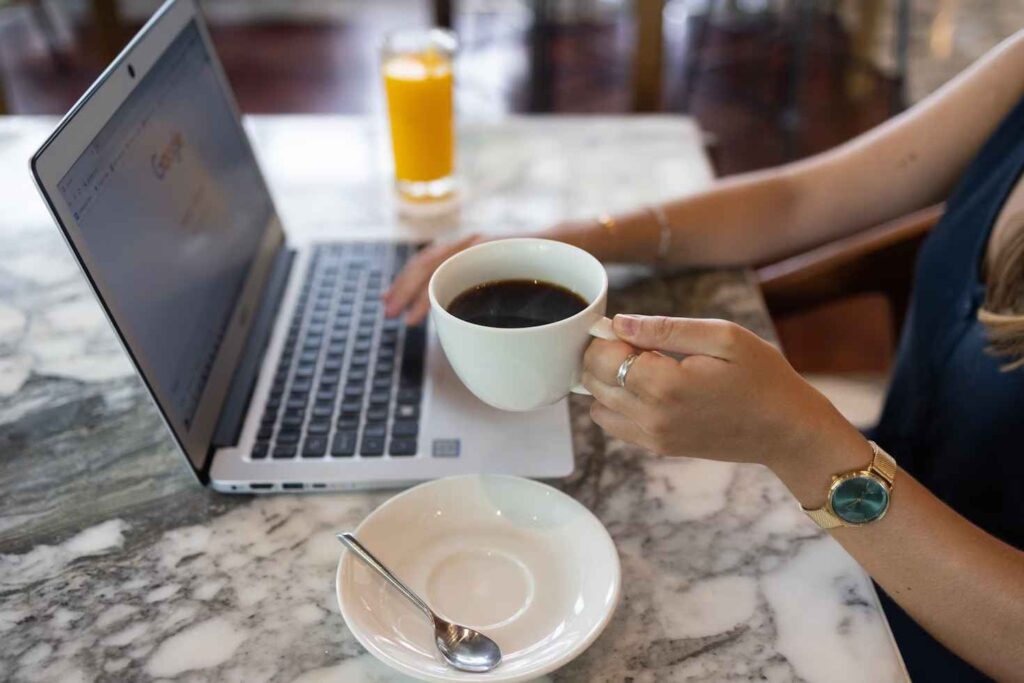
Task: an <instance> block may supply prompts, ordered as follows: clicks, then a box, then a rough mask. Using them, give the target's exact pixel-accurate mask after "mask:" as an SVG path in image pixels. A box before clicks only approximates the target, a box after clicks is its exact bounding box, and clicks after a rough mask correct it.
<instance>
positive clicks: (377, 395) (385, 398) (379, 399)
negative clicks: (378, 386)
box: [370, 391, 391, 406]
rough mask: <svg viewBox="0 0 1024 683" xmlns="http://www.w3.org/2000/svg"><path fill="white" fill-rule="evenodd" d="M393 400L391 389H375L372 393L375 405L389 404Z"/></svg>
mask: <svg viewBox="0 0 1024 683" xmlns="http://www.w3.org/2000/svg"><path fill="white" fill-rule="evenodd" d="M390 402H391V392H390V391H375V392H373V393H372V394H370V403H371V404H375V405H385V406H386V405H387V404H388V403H390Z"/></svg>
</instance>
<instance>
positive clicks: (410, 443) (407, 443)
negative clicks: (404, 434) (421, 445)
mask: <svg viewBox="0 0 1024 683" xmlns="http://www.w3.org/2000/svg"><path fill="white" fill-rule="evenodd" d="M388 452H389V453H391V455H416V439H392V440H391V447H390V448H389V449H388Z"/></svg>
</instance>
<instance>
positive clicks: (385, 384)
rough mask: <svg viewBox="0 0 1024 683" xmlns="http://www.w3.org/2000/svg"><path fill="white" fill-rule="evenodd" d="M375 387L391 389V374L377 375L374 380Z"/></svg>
mask: <svg viewBox="0 0 1024 683" xmlns="http://www.w3.org/2000/svg"><path fill="white" fill-rule="evenodd" d="M373 388H374V389H390V388H391V375H386V376H384V377H380V376H378V377H375V378H374V380H373Z"/></svg>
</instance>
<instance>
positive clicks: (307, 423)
mask: <svg viewBox="0 0 1024 683" xmlns="http://www.w3.org/2000/svg"><path fill="white" fill-rule="evenodd" d="M31 168H32V174H33V176H34V179H35V182H36V184H37V186H38V187H39V190H40V192H41V193H42V196H43V198H44V200H45V201H46V203H47V205H48V206H49V209H50V211H51V213H52V215H53V217H54V219H55V220H56V222H57V224H58V225H59V227H60V229H61V232H62V233H63V234H64V237H65V238H66V240H67V244H68V246H69V247H70V249H71V251H72V252H73V253H74V255H75V258H76V259H77V260H78V263H79V265H80V266H81V268H82V270H83V272H84V273H85V275H86V277H87V278H88V280H89V283H90V284H91V286H92V288H93V291H94V293H95V294H96V297H97V298H98V299H99V301H100V303H101V305H102V306H103V309H104V311H105V312H106V314H107V316H108V318H109V320H110V322H111V324H112V325H113V327H114V329H115V331H116V332H117V335H118V337H119V338H120V339H121V341H122V343H123V344H124V347H125V349H126V351H127V353H128V354H129V356H130V357H131V359H132V362H133V363H134V364H135V368H136V369H137V371H138V373H139V375H140V376H141V377H142V379H143V381H144V382H145V385H146V387H147V388H148V390H149V393H150V395H151V396H152V397H153V400H154V401H155V403H156V405H157V407H158V409H159V411H160V413H161V415H162V416H163V418H164V421H165V422H166V424H167V426H168V428H169V429H170V431H171V433H172V434H173V436H174V438H175V440H176V442H177V444H178V446H179V447H180V449H181V451H182V453H183V454H184V456H185V459H186V461H187V462H188V464H189V466H190V467H191V469H192V470H193V472H194V473H195V474H196V476H197V477H198V478H199V480H200V482H202V483H203V484H204V485H208V486H210V487H212V488H214V489H216V490H218V491H223V492H229V493H263V492H279V491H316V490H339V489H352V488H381V487H394V486H405V485H408V484H411V483H414V482H417V481H423V480H427V479H433V478H437V477H442V476H447V475H455V474H464V473H473V472H497V473H509V474H518V475H521V476H529V477H536V478H557V477H563V476H567V475H568V474H570V473H571V472H572V469H573V455H572V444H571V435H570V430H569V419H568V410H567V407H566V403H565V401H562V402H560V403H558V404H556V405H554V406H549V407H547V408H544V409H541V410H538V411H534V412H530V413H508V412H502V411H498V410H496V409H493V408H491V407H489V406H487V405H485V404H484V403H482V402H481V401H479V400H478V399H477V398H476V397H474V396H473V395H472V394H470V393H469V391H468V390H467V389H466V388H465V387H464V386H462V384H461V382H460V381H459V380H458V378H457V377H456V376H455V374H454V373H453V372H452V370H451V368H450V366H449V365H448V363H447V361H446V360H445V358H444V355H443V353H442V352H441V349H440V345H439V344H438V343H437V340H436V338H435V337H434V335H433V333H432V331H431V328H430V326H429V324H425V325H416V326H409V325H406V324H405V323H404V322H403V321H402V320H401V319H390V318H387V317H385V316H384V312H383V306H382V304H381V302H380V296H381V294H382V292H384V291H386V289H387V287H388V285H389V283H390V282H391V280H392V278H393V277H394V276H395V274H396V273H397V272H398V271H399V270H400V269H401V268H402V266H403V264H404V263H405V262H406V261H407V260H408V259H409V258H410V257H411V256H412V255H413V254H414V253H415V251H416V249H417V248H418V245H416V244H412V243H408V242H403V241H400V240H399V239H398V238H397V235H395V234H394V233H393V232H389V231H391V230H393V229H392V228H390V227H388V226H380V228H379V229H378V230H376V231H373V232H372V233H371V234H370V237H371V238H372V239H364V240H361V241H339V242H331V243H313V244H308V245H301V246H299V247H295V246H293V245H291V244H289V241H288V239H287V237H286V233H285V231H284V228H283V226H282V224H281V221H280V219H279V217H278V215H277V213H276V211H275V209H274V203H273V201H272V199H271V196H270V193H269V191H268V189H267V184H266V182H265V180H264V177H263V175H262V173H261V171H260V168H259V165H258V164H257V161H256V157H255V156H254V154H253V150H252V148H251V146H250V143H249V140H248V139H247V137H246V134H245V131H244V130H243V127H242V123H241V119H240V116H239V112H238V108H237V105H236V104H235V102H234V98H233V96H232V94H231V91H230V88H229V86H228V82H227V79H226V77H225V75H224V71H223V69H222V67H221V65H220V63H219V61H218V59H217V56H216V54H215V52H214V50H213V45H212V44H211V42H210V37H209V34H208V32H207V29H206V26H205V24H204V21H203V19H202V17H201V15H200V12H199V10H198V8H197V6H196V3H195V1H194V0H171V1H170V2H168V3H166V4H165V5H164V6H163V7H162V8H161V9H160V10H159V11H158V12H157V14H156V15H155V16H154V17H153V18H152V19H151V20H150V21H149V22H148V23H147V24H146V25H145V26H144V27H143V28H142V30H141V31H140V33H139V34H138V35H137V36H136V37H135V38H134V39H133V40H132V42H131V43H130V44H129V45H128V46H127V47H126V48H125V50H124V52H122V53H121V55H120V56H119V57H118V58H117V59H116V60H115V61H114V63H113V64H112V65H111V66H110V67H108V68H107V70H106V71H104V73H103V74H102V76H100V78H99V80H98V81H97V82H96V83H95V84H94V85H93V86H92V87H91V88H90V89H89V90H88V91H87V92H86V94H85V95H84V96H83V97H82V99H81V100H80V101H79V102H78V103H77V104H76V105H75V107H74V108H73V109H72V110H71V112H70V113H69V114H68V115H67V116H66V117H64V119H63V121H61V123H60V125H59V127H58V128H57V130H56V131H55V132H54V133H53V134H52V135H51V136H50V138H49V139H48V140H47V141H46V142H45V144H44V145H43V146H42V147H41V148H40V150H39V151H38V152H37V153H36V154H35V155H34V156H33V158H32V161H31Z"/></svg>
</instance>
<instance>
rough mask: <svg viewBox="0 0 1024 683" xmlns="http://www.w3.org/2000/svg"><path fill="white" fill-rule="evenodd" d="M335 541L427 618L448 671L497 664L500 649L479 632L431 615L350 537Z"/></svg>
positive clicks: (477, 669)
mask: <svg viewBox="0 0 1024 683" xmlns="http://www.w3.org/2000/svg"><path fill="white" fill-rule="evenodd" d="M338 540H339V541H341V542H342V544H343V545H344V546H345V547H346V548H348V549H349V550H351V551H352V552H353V553H354V554H355V556H356V557H358V558H359V559H360V560H362V561H363V562H365V563H366V564H368V565H369V566H370V567H371V568H373V569H375V570H376V571H377V573H378V574H380V575H381V576H383V577H384V578H385V579H387V580H388V582H390V583H391V585H392V586H394V587H395V588H397V589H398V590H399V592H401V593H402V595H404V596H405V597H407V598H408V599H409V601H410V602H412V604H414V605H416V606H417V607H419V608H420V611H421V612H423V613H424V614H425V615H427V618H428V619H430V621H431V623H433V624H434V644H435V645H437V649H438V650H439V651H440V652H441V656H442V657H444V659H445V661H446V662H448V663H449V664H450V665H451V666H452V667H454V668H456V669H458V670H460V671H470V672H472V673H485V672H487V671H490V670H491V669H493V668H494V667H496V666H498V664H500V663H501V648H499V647H498V644H497V643H495V642H494V641H493V640H491V639H490V638H488V637H487V636H485V635H484V634H482V633H480V632H479V631H474V630H473V629H471V628H469V627H468V626H460V625H459V624H453V623H451V622H449V621H445V620H444V619H442V618H441V617H439V616H437V615H436V614H434V610H432V609H430V607H429V606H428V605H427V603H425V602H423V600H422V599H421V598H420V596H418V595H416V594H415V593H413V592H412V590H410V589H409V587H408V586H406V585H405V584H404V583H402V582H401V581H399V580H398V577H396V576H395V575H394V574H392V573H391V572H390V571H388V568H387V567H385V566H384V565H383V564H381V562H380V560H378V559H377V558H376V557H374V556H373V553H371V552H370V551H369V550H367V549H366V548H364V547H363V544H362V543H360V542H359V541H358V540H356V537H355V536H353V535H352V534H350V533H344V534H338Z"/></svg>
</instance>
